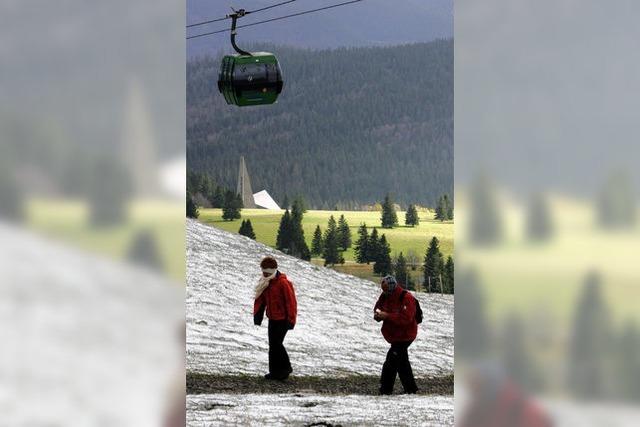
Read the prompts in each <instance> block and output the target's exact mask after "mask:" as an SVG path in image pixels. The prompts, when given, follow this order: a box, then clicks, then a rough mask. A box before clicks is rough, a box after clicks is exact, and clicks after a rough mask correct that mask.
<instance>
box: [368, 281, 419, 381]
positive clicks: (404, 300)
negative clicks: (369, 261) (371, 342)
mask: <svg viewBox="0 0 640 427" xmlns="http://www.w3.org/2000/svg"><path fill="white" fill-rule="evenodd" d="M380 287H381V288H382V295H380V298H378V301H377V302H376V305H375V307H374V315H373V318H374V319H375V320H376V321H378V322H380V321H382V335H383V336H384V339H385V340H387V342H388V343H389V344H391V348H390V349H389V351H388V352H387V359H386V360H385V362H384V365H383V366H382V375H381V376H380V394H392V393H393V385H394V383H395V382H396V374H397V375H398V376H399V377H400V382H401V383H402V387H403V388H404V392H405V393H408V394H413V393H415V392H417V391H418V386H417V385H416V380H415V378H414V377H413V371H412V370H411V364H410V363H409V354H408V352H407V350H408V348H409V346H410V345H411V343H412V342H413V341H414V340H415V339H416V336H417V334H418V323H417V321H416V317H415V316H416V302H415V299H414V297H413V295H411V293H409V292H408V291H405V290H404V289H402V288H401V287H400V286H398V283H397V282H396V279H395V278H394V277H393V276H386V277H385V278H383V279H382V282H381V283H380Z"/></svg>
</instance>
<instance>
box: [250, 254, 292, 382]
mask: <svg viewBox="0 0 640 427" xmlns="http://www.w3.org/2000/svg"><path fill="white" fill-rule="evenodd" d="M260 268H262V277H261V278H260V280H259V281H258V284H257V286H256V290H255V291H256V292H255V301H254V303H253V323H254V324H256V325H261V324H262V319H263V317H264V313H265V310H266V312H267V317H268V318H269V327H268V331H269V332H268V335H269V373H268V374H266V375H265V376H264V377H265V378H266V379H268V380H281V381H283V380H285V379H287V377H289V374H291V372H293V369H292V368H291V362H290V361H289V355H288V354H287V350H286V349H285V348H284V345H283V342H284V337H285V336H286V335H287V332H288V331H289V330H291V329H293V327H294V326H295V324H296V317H297V315H298V307H297V301H296V294H295V291H294V289H293V284H292V283H291V282H290V281H289V280H288V279H287V276H285V275H284V274H283V273H281V272H280V271H278V262H277V261H276V259H275V258H273V257H269V256H268V257H265V258H264V259H263V260H262V262H261V263H260Z"/></svg>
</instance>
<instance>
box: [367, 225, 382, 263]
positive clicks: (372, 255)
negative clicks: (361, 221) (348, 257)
mask: <svg viewBox="0 0 640 427" xmlns="http://www.w3.org/2000/svg"><path fill="white" fill-rule="evenodd" d="M379 253H380V240H379V239H378V229H377V228H375V227H374V228H373V231H372V232H371V234H370V235H369V247H368V248H367V264H369V263H370V262H376V259H378V254H379Z"/></svg>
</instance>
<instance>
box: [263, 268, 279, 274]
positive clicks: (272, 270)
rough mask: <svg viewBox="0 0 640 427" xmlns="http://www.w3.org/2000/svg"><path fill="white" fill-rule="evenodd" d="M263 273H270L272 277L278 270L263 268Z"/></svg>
mask: <svg viewBox="0 0 640 427" xmlns="http://www.w3.org/2000/svg"><path fill="white" fill-rule="evenodd" d="M262 272H263V273H269V275H271V274H273V273H275V272H276V269H275V268H263V269H262Z"/></svg>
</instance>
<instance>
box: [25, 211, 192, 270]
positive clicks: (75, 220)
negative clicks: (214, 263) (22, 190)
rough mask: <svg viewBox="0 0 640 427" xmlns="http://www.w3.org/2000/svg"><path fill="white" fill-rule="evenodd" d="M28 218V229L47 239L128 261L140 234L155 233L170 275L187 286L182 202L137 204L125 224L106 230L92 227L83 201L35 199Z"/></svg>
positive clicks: (27, 213) (27, 214)
mask: <svg viewBox="0 0 640 427" xmlns="http://www.w3.org/2000/svg"><path fill="white" fill-rule="evenodd" d="M26 216H27V218H26V224H27V226H28V227H29V228H31V229H33V230H35V231H37V232H39V233H41V234H44V235H45V236H49V237H52V238H55V239H58V240H61V241H63V242H68V243H70V244H72V245H75V246H78V247H79V248H81V249H84V250H88V251H90V252H96V253H99V254H103V255H106V256H109V257H111V258H115V259H123V258H125V256H126V254H127V251H128V249H129V247H130V246H131V244H132V242H133V239H134V237H135V236H136V234H137V233H138V232H139V231H141V230H145V229H148V230H151V232H152V233H153V235H154V237H155V238H156V241H157V242H158V249H159V254H160V257H161V259H162V262H163V264H164V266H165V271H166V273H167V274H168V275H169V276H170V277H171V278H172V279H175V280H177V281H179V283H184V278H185V270H186V265H185V245H184V233H185V231H184V220H183V219H182V218H183V216H184V206H183V204H182V203H176V202H168V201H161V200H142V201H137V202H133V203H132V204H131V206H130V208H129V219H128V221H127V222H126V223H125V224H122V225H118V226H113V227H104V228H96V227H92V226H91V225H90V224H89V221H88V219H89V209H88V206H87V204H86V203H85V202H83V201H79V200H68V199H66V200H60V199H33V200H30V201H29V202H28V203H27V207H26ZM176 242H180V244H176Z"/></svg>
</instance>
